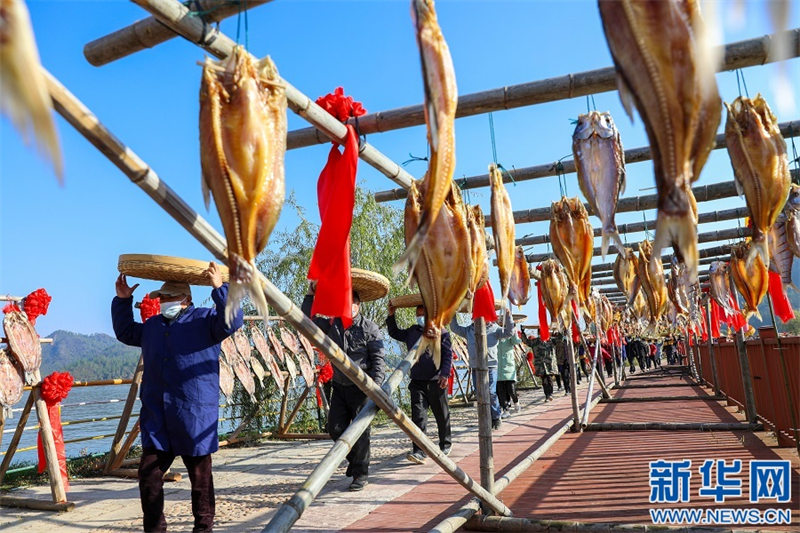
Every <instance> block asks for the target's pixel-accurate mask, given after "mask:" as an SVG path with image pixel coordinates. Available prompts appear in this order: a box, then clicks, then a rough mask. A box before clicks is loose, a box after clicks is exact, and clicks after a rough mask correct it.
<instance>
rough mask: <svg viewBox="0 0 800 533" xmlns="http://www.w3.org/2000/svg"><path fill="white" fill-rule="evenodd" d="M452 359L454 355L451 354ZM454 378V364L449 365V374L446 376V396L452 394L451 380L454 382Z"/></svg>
mask: <svg viewBox="0 0 800 533" xmlns="http://www.w3.org/2000/svg"><path fill="white" fill-rule="evenodd" d="M453 359H455V355H454V356H453ZM455 380H456V366H455V365H451V366H450V375H449V376H448V377H447V395H448V396H452V395H453V382H455Z"/></svg>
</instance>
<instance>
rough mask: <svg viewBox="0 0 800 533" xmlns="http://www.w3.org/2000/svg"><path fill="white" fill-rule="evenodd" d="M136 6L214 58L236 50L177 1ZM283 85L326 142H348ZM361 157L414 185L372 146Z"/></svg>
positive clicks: (335, 124)
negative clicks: (155, 12) (153, 15)
mask: <svg viewBox="0 0 800 533" xmlns="http://www.w3.org/2000/svg"><path fill="white" fill-rule="evenodd" d="M133 2H134V3H135V4H136V5H138V6H140V7H142V8H144V9H146V10H147V11H150V12H151V13H153V12H154V11H158V12H159V13H160V15H157V16H156V18H158V19H159V20H160V21H161V22H162V23H163V24H165V25H166V26H167V27H169V28H170V29H171V30H172V31H174V32H176V33H178V34H180V35H181V36H183V37H184V38H186V39H187V40H189V41H190V42H192V43H195V44H196V45H197V46H199V47H200V48H202V49H203V50H205V51H206V52H208V53H209V54H211V55H213V56H214V57H217V58H219V59H224V58H226V57H228V56H229V55H230V54H231V53H233V49H234V47H235V46H236V42H234V41H233V39H231V38H230V37H228V36H227V35H225V34H224V33H222V32H219V31H216V32H213V33H209V31H208V25H207V24H205V23H203V21H202V20H201V19H200V18H198V17H193V16H191V15H190V14H189V9H188V8H187V7H186V6H184V5H183V4H181V3H180V2H177V1H176V0H133ZM281 83H283V84H284V86H285V87H286V99H287V100H288V102H289V108H290V109H291V110H292V111H294V112H295V113H297V114H298V115H300V116H301V117H303V118H304V119H306V120H307V121H308V122H310V123H311V124H313V125H314V126H315V127H317V128H319V129H320V130H321V131H322V132H323V133H324V134H325V137H326V139H327V140H329V141H335V142H339V143H342V144H344V142H345V140H346V139H347V127H346V126H345V125H344V124H342V123H341V122H339V120H338V119H337V118H336V117H334V116H332V115H331V114H329V113H328V112H327V111H325V110H324V109H322V108H321V107H320V106H318V105H317V104H316V103H314V101H313V100H311V99H310V98H309V97H308V96H306V95H305V94H303V93H302V92H300V91H299V90H298V89H297V88H296V87H295V86H293V85H292V84H291V83H289V82H288V81H286V80H284V79H281ZM358 156H359V157H360V158H361V159H362V160H364V162H366V163H367V164H369V165H371V166H373V167H374V168H375V169H376V170H378V172H380V173H381V174H383V175H384V176H386V177H387V178H389V179H390V180H392V181H394V182H395V183H397V184H398V185H399V186H401V187H404V188H409V187H410V186H411V182H412V181H414V178H413V176H411V174H409V173H408V172H406V171H405V170H404V169H403V168H402V167H400V166H399V165H398V164H397V163H395V162H394V161H392V160H391V159H389V158H388V157H386V156H385V155H384V154H383V153H381V152H379V151H378V150H377V149H375V147H374V146H372V145H370V144H369V143H366V142H363V143H360V146H359V152H358Z"/></svg>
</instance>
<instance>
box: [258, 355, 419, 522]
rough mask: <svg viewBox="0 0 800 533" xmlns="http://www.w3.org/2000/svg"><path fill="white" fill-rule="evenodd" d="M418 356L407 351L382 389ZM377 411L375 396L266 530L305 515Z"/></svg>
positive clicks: (387, 389) (390, 389) (396, 380)
mask: <svg viewBox="0 0 800 533" xmlns="http://www.w3.org/2000/svg"><path fill="white" fill-rule="evenodd" d="M416 358H417V350H416V348H414V349H412V350H410V351H409V352H408V354H406V357H405V359H403V361H401V362H400V364H399V365H397V368H396V369H395V370H394V372H392V374H391V375H390V376H389V379H387V380H386V382H385V383H384V384H383V387H382V388H383V391H384V392H385V393H386V394H387V395H391V394H392V392H393V391H394V390H395V389H396V388H397V387H398V386H399V385H400V383H401V382H402V381H403V377H404V376H405V375H406V374H408V372H409V369H410V368H411V365H412V364H413V363H414V361H415V360H416ZM377 412H378V407H377V406H376V405H375V402H373V401H372V400H367V402H366V403H365V404H364V407H363V408H362V409H361V411H359V412H358V415H356V417H355V418H354V419H353V421H352V422H351V423H350V425H349V426H347V429H345V430H344V433H342V435H341V436H340V437H339V439H338V440H337V441H336V442H335V443H334V445H333V447H332V448H331V449H330V451H328V453H327V454H326V455H325V457H323V458H322V460H321V461H320V462H319V463H318V464H317V466H316V467H315V468H314V471H313V472H311V474H310V475H309V476H308V477H307V478H306V481H305V483H303V486H302V487H301V488H300V489H298V491H297V492H295V493H294V494H293V495H292V497H291V498H289V499H288V500H286V501H285V502H284V503H283V504H281V506H280V507H279V508H278V510H277V511H276V512H275V514H274V515H273V516H272V519H271V520H270V521H269V523H268V524H267V525H266V527H265V528H264V531H269V532H271V533H277V532H286V531H289V530H290V529H291V528H292V526H293V525H294V523H295V522H297V520H298V519H299V518H300V517H301V516H302V514H303V513H304V512H305V510H306V509H308V506H309V505H311V502H313V501H314V499H315V498H316V497H317V495H318V494H319V493H320V491H321V490H322V488H323V487H324V486H325V484H326V483H327V482H328V480H330V478H331V476H332V475H333V472H334V471H335V470H336V468H338V466H339V465H340V464H341V462H342V460H344V458H345V457H346V456H347V454H348V453H349V452H350V450H351V449H352V447H353V444H355V442H356V441H357V440H358V439H359V437H361V435H362V434H363V433H364V431H366V430H367V428H368V427H369V425H370V423H371V422H372V419H373V418H375V415H376V414H377Z"/></svg>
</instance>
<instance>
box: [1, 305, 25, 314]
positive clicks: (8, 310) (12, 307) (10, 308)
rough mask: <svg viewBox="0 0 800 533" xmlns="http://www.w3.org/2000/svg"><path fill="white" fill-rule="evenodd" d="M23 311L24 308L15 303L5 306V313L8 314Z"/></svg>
mask: <svg viewBox="0 0 800 533" xmlns="http://www.w3.org/2000/svg"><path fill="white" fill-rule="evenodd" d="M21 312H22V310H21V309H20V308H19V306H18V305H17V304H15V303H10V304H6V306H5V307H3V313H6V314H8V313H21Z"/></svg>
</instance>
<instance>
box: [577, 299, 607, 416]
mask: <svg viewBox="0 0 800 533" xmlns="http://www.w3.org/2000/svg"><path fill="white" fill-rule="evenodd" d="M598 304H599V301H598ZM600 335H601V331H600V326H599V325H597V324H595V340H594V355H593V356H592V376H593V377H596V378H597V379H598V381H600V382H601V383H602V381H603V380H602V379H600V376H598V375H597V358H598V357H599V356H600ZM593 389H594V380H593V379H590V380H589V386H588V387H587V388H586V407H584V408H583V416H582V417H581V427H586V424H587V423H588V421H589V405H590V403H591V402H592V390H593Z"/></svg>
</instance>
